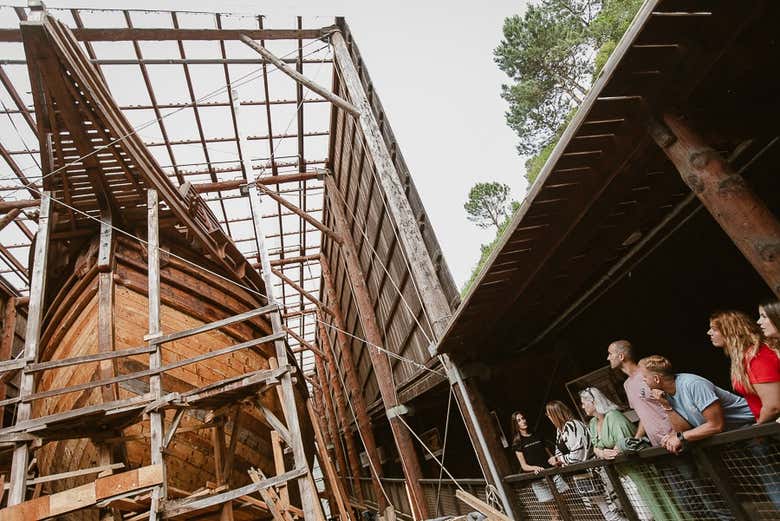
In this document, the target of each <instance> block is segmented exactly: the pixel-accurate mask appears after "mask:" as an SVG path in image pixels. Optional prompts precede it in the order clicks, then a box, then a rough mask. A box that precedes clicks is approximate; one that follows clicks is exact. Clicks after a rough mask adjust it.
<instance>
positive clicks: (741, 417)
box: [666, 373, 756, 430]
mask: <svg viewBox="0 0 780 521" xmlns="http://www.w3.org/2000/svg"><path fill="white" fill-rule="evenodd" d="M674 382H675V385H676V386H677V391H676V393H675V394H674V396H671V395H668V394H667V395H666V396H667V398H668V399H669V405H671V406H672V408H673V409H674V410H675V411H676V412H677V414H679V415H680V416H682V417H683V418H685V419H686V420H687V421H688V423H690V424H691V426H692V427H698V426H699V425H701V424H703V423H705V421H706V420H705V419H704V415H703V414H702V411H703V410H704V409H706V408H707V407H709V406H710V405H712V404H713V403H714V402H716V401H718V400H720V405H721V407H723V419H724V420H725V423H726V430H728V429H735V428H737V427H741V426H743V425H747V424H749V423H754V422H755V421H756V419H755V418H754V417H753V413H752V412H750V408H749V407H748V404H747V402H746V401H745V399H744V398H742V397H741V396H737V395H736V394H734V393H730V392H728V391H726V390H725V389H721V388H720V387H718V386H717V385H715V384H714V383H712V382H710V381H709V380H707V379H706V378H702V377H701V376H697V375H695V374H689V373H680V374H678V375H677V376H676V377H675V380H674Z"/></svg>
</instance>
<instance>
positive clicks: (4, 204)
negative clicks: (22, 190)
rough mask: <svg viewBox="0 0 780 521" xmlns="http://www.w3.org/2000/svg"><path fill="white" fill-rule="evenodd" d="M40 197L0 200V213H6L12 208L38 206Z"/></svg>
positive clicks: (19, 208)
mask: <svg viewBox="0 0 780 521" xmlns="http://www.w3.org/2000/svg"><path fill="white" fill-rule="evenodd" d="M39 204H40V201H39V200H38V199H19V200H17V201H0V213H6V212H9V211H10V210H21V209H24V208H33V207H38V205H39Z"/></svg>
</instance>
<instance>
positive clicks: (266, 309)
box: [154, 304, 279, 344]
mask: <svg viewBox="0 0 780 521" xmlns="http://www.w3.org/2000/svg"><path fill="white" fill-rule="evenodd" d="M277 309H279V306H277V305H275V304H274V305H270V306H263V307H261V308H257V309H252V310H250V311H247V312H245V313H240V314H238V315H233V316H232V317H228V318H224V319H222V320H217V321H215V322H209V323H208V324H204V325H202V326H198V327H195V328H192V329H187V330H184V331H178V332H176V333H170V334H168V335H163V336H161V337H159V338H157V339H155V340H154V343H155V344H164V343H166V342H172V341H174V340H179V339H180V338H187V337H189V336H193V335H197V334H200V333H205V332H206V331H212V330H214V329H219V328H221V327H224V326H229V325H230V324H235V323H236V322H243V321H244V320H249V319H250V318H253V317H257V316H260V315H266V314H268V313H271V312H272V311H276V310H277Z"/></svg>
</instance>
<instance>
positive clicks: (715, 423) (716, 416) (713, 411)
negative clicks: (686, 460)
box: [662, 401, 725, 454]
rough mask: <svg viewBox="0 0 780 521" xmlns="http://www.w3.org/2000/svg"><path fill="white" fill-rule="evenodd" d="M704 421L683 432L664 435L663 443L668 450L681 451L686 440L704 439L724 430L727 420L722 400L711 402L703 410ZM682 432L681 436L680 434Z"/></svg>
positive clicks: (676, 452) (675, 452)
mask: <svg viewBox="0 0 780 521" xmlns="http://www.w3.org/2000/svg"><path fill="white" fill-rule="evenodd" d="M701 413H702V416H704V423H702V424H701V425H699V426H698V427H694V428H693V429H689V430H687V431H685V432H682V433H671V434H667V435H666V436H664V438H663V440H662V443H663V444H664V447H666V450H668V451H669V452H672V453H674V454H678V453H680V452H681V451H682V450H683V448H684V442H688V441H696V440H703V439H704V438H709V437H710V436H714V435H715V434H718V433H719V432H723V428H724V426H725V421H724V419H723V407H722V406H721V405H720V401H714V402H712V403H711V404H709V405H708V406H707V407H706V408H705V409H704V410H703V411H702V412H701ZM680 434H681V436H680Z"/></svg>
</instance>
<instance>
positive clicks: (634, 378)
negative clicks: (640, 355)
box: [607, 340, 690, 447]
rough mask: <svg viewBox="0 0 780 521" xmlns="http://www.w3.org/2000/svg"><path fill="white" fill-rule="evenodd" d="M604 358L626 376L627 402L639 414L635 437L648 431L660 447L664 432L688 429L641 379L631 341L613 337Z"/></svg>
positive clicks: (688, 426) (649, 436) (686, 423)
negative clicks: (614, 339) (613, 339)
mask: <svg viewBox="0 0 780 521" xmlns="http://www.w3.org/2000/svg"><path fill="white" fill-rule="evenodd" d="M607 361H608V362H609V366H610V367H611V368H612V369H620V370H621V371H623V372H624V373H625V374H626V376H628V378H627V379H626V381H625V382H624V383H623V388H624V389H625V390H626V396H627V397H628V404H629V406H630V407H631V408H632V409H634V411H635V412H636V414H637V416H639V427H638V428H637V431H636V434H635V435H634V437H636V438H641V437H643V436H645V435H647V437H648V438H649V439H650V443H651V444H652V445H653V447H659V446H662V443H661V440H662V439H663V437H664V436H666V435H667V434H669V433H671V432H680V431H684V430H687V429H690V425H688V422H686V421H685V420H684V419H683V418H682V417H681V416H680V415H679V414H677V413H675V412H674V411H673V410H672V408H671V407H670V406H669V404H668V403H666V402H665V401H664V400H663V399H662V398H660V396H659V395H658V394H656V395H654V394H653V392H652V391H651V390H650V388H649V387H648V386H647V384H645V382H644V381H643V380H642V374H641V372H640V371H639V366H638V365H637V359H636V356H635V355H634V347H633V346H632V345H631V342H629V341H628V340H616V341H614V342H612V343H611V344H609V347H607Z"/></svg>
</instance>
